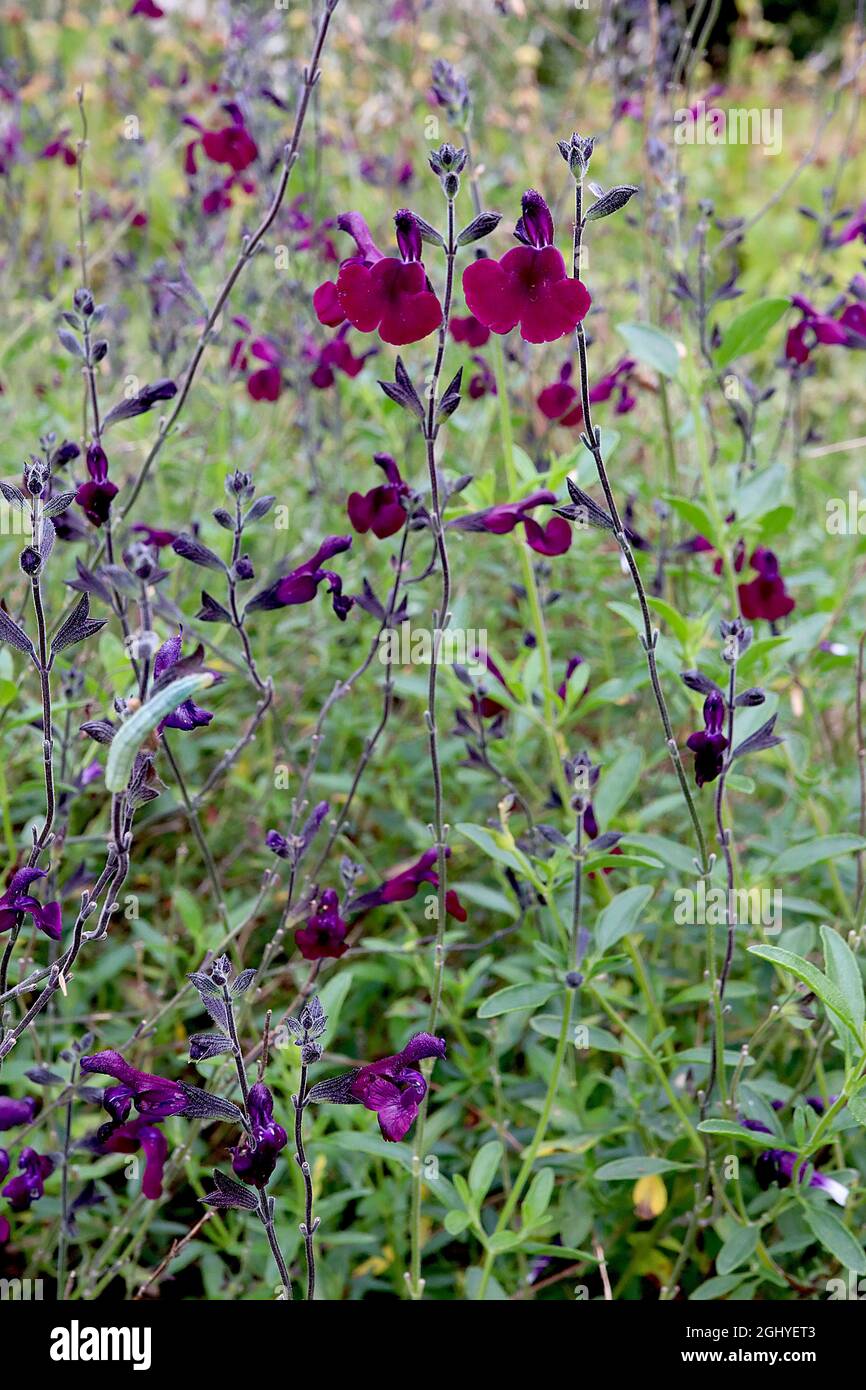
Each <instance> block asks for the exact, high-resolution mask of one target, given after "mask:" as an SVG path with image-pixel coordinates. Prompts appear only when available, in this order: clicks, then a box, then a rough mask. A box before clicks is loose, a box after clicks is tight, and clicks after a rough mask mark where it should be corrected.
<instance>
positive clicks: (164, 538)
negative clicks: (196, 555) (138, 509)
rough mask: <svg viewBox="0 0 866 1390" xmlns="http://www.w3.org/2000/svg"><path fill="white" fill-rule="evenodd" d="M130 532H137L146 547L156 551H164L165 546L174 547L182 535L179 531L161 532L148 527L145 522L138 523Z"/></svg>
mask: <svg viewBox="0 0 866 1390" xmlns="http://www.w3.org/2000/svg"><path fill="white" fill-rule="evenodd" d="M130 530H132V531H136V532H137V533H138V534H139V535H140V536H141V538H142V540H143V541H144V543H145V544H146V545H151V546H153V548H154V549H155V550H162V548H163V546H166V545H174V542H175V541H176V540H177V538H178V536H179V535H180V532H179V531H160V530H158V529H156V528H155V527H153V526H147V525H145V523H144V522H142V521H139V522H136V524H135V526H132V527H130Z"/></svg>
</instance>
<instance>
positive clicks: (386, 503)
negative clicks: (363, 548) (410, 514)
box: [347, 454, 409, 541]
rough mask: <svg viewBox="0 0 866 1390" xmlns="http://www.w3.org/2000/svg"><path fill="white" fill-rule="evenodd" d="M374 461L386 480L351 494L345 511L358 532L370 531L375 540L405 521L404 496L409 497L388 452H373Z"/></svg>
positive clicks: (382, 538)
mask: <svg viewBox="0 0 866 1390" xmlns="http://www.w3.org/2000/svg"><path fill="white" fill-rule="evenodd" d="M373 462H374V463H377V464H378V465H379V467H380V468H381V469H382V470H383V472H384V474H385V477H386V478H387V480H388V481H387V482H386V483H381V484H380V485H379V486H378V487H374V488H371V489H370V491H369V492H365V493H360V492H353V493H350V495H349V500H348V503H347V510H348V513H349V520H350V521H351V523H352V525H353V527H354V528H355V530H356V531H358V532H359V533H360V535H362V536H364V535H366V534H367V532H368V531H372V532H373V535H374V536H376V537H377V539H378V540H380V541H384V540H387V538H388V537H389V536H393V535H394V533H395V532H396V531H399V530H400V529H401V528H402V527H403V526H404V525H405V523H406V508H405V506H404V505H403V499H404V498H405V497H408V495H409V487H408V485H407V484H406V483H404V482H403V479H402V478H401V477H400V470H399V468H398V467H397V464H396V461H395V460H394V459H393V458H392V457H391V455H390V454H374V455H373Z"/></svg>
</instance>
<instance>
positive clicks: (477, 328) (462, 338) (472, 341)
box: [448, 314, 490, 348]
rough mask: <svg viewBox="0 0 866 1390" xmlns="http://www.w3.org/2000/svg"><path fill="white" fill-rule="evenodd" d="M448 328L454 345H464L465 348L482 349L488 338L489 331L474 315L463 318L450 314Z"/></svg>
mask: <svg viewBox="0 0 866 1390" xmlns="http://www.w3.org/2000/svg"><path fill="white" fill-rule="evenodd" d="M448 328H449V330H450V333H451V337H452V338H453V339H454V341H455V343H465V344H466V346H467V347H472V348H479V347H483V346H484V344H485V343H486V342H487V341H488V340H489V338H490V329H489V328H488V327H487V326H486V324H483V323H481V322H479V320H478V319H477V318H476V317H475V315H474V314H466V315H465V316H464V317H463V318H460V317H459V316H458V315H456V314H452V316H451V318H450V319H449V320H448Z"/></svg>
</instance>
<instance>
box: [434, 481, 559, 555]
mask: <svg viewBox="0 0 866 1390" xmlns="http://www.w3.org/2000/svg"><path fill="white" fill-rule="evenodd" d="M555 501H556V497H555V495H554V493H552V492H548V491H547V490H546V489H544V490H542V491H540V492H531V493H530V494H529V496H528V497H524V499H523V501H522V502H502V503H498V504H497V505H496V506H493V507H485V508H484V510H483V511H480V512H470V513H469V514H468V515H467V516H459V517H455V519H454V520H453V521H449V522H448V525H449V526H453V527H454V528H455V530H458V531H488V532H490V533H491V534H492V535H494V536H506V535H508V534H509V533H510V532H511V531H513V530H514V528H515V526H520V525H522V526H523V531H524V535H525V536H526V543H527V545H529V546H530V548H531V549H532V550H536V551H537V552H538V554H539V555H564V554H565V552H566V550H568V549H569V547H570V545H571V542H572V539H573V537H572V528H571V526H570V525H569V524H568V522H567V521H566V520H565V518H564V517H559V516H554V517H551V519H550V521H548V522H547V523H546V525H544V526H542V525H541V524H540V523H539V522H537V521H535V519H534V518H533V517H531V516H529V515H527V513H529V512H531V511H532V510H533V508H535V507H540V506H541V505H542V504H544V503H552V502H555Z"/></svg>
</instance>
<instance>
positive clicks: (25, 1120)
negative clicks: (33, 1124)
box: [0, 1096, 38, 1177]
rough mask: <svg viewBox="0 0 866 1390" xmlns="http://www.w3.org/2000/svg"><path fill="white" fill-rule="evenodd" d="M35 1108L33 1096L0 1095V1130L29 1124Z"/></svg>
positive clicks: (0, 1175)
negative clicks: (17, 1098)
mask: <svg viewBox="0 0 866 1390" xmlns="http://www.w3.org/2000/svg"><path fill="white" fill-rule="evenodd" d="M37 1109H38V1103H37V1101H36V1098H35V1096H25V1097H24V1099H23V1100H13V1099H12V1097H11V1096H0V1130H4V1129H13V1128H14V1127H15V1126H16V1125H29V1124H30V1121H31V1120H32V1119H33V1117H34V1116H35V1114H36V1111H37ZM4 1176H5V1174H0V1177H4Z"/></svg>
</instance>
